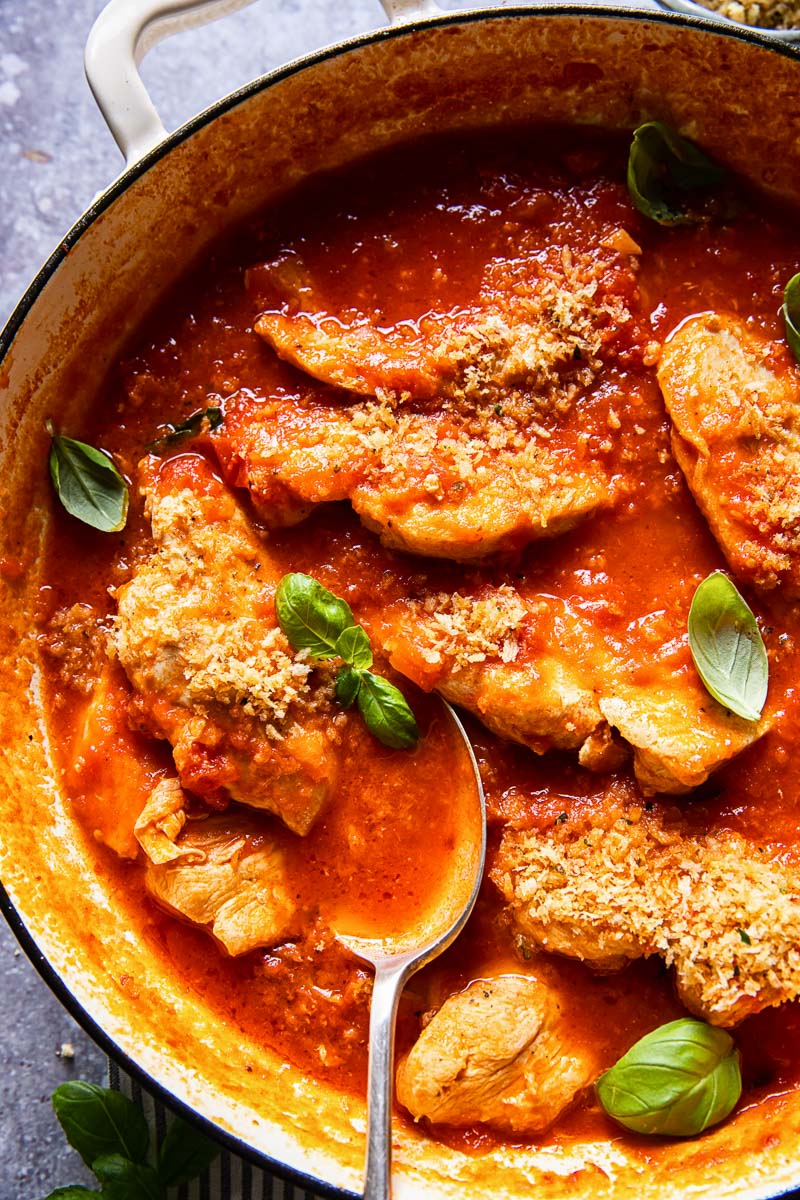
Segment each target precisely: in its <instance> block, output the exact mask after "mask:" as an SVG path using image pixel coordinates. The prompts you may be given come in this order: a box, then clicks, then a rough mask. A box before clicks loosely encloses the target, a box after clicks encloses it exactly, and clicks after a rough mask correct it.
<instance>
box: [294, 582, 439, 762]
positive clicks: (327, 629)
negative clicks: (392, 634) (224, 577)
mask: <svg viewBox="0 0 800 1200" xmlns="http://www.w3.org/2000/svg"><path fill="white" fill-rule="evenodd" d="M275 612H276V614H277V617H278V624H279V625H280V627H281V629H282V630H283V632H284V633H285V635H286V637H287V638H288V639H289V642H290V643H291V645H292V646H294V648H295V650H307V651H308V652H309V654H310V655H311V656H312V658H322V659H329V658H341V660H342V664H343V665H342V666H341V667H340V669H339V671H338V673H337V676H336V681H335V685H334V686H335V690H336V699H337V700H338V701H339V703H340V704H341V705H342V707H343V708H350V706H351V705H352V704H354V703H356V702H357V703H358V708H359V711H360V713H361V715H362V717H363V718H364V721H365V722H366V725H367V728H368V729H369V731H370V733H372V734H374V736H375V737H376V738H377V739H378V741H380V742H383V744H384V746H391V747H392V749H394V750H408V749H410V748H411V747H412V746H415V745H416V744H417V742H418V741H419V729H418V728H417V722H416V721H415V719H414V714H413V713H412V711H411V709H410V708H409V706H408V702H407V700H406V698H405V696H404V695H403V693H402V692H401V691H400V689H399V688H396V687H395V686H394V684H393V683H390V682H389V680H388V679H384V678H383V677H382V676H381V675H374V674H373V673H372V671H370V670H369V668H370V667H371V666H372V646H371V645H370V640H369V637H368V635H367V632H366V630H365V629H364V628H363V626H361V625H356V622H355V618H354V617H353V613H352V610H351V608H350V605H349V604H348V603H347V602H346V601H345V600H341V599H340V598H339V597H338V596H334V594H333V592H329V591H328V589H327V588H325V587H323V586H322V584H321V583H318V582H317V580H316V579H312V578H311V576H310V575H301V574H299V573H294V574H291V575H284V577H283V579H282V580H281V581H280V583H279V584H278V590H277V592H276V593H275Z"/></svg>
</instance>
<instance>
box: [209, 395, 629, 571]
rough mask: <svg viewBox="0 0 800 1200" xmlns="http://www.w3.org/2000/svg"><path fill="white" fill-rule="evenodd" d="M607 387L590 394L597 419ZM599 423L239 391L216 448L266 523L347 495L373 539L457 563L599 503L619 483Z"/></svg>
mask: <svg viewBox="0 0 800 1200" xmlns="http://www.w3.org/2000/svg"><path fill="white" fill-rule="evenodd" d="M615 396H616V393H614V392H609V393H604V394H603V396H602V398H601V400H600V401H599V402H598V403H599V405H600V406H601V407H602V408H603V409H604V410H605V411H604V412H603V414H602V415H601V416H600V417H599V420H600V421H601V423H602V424H603V425H605V424H606V422H610V421H611V417H610V416H609V412H610V410H611V409H612V408H613V403H614V400H615ZM497 408H498V410H500V408H501V406H500V405H498V406H497ZM542 431H543V432H542ZM606 432H607V434H608V438H607V439H604V438H598V439H595V442H576V439H575V436H574V435H573V433H571V432H569V431H567V430H558V429H550V428H545V426H544V425H540V424H537V423H536V422H533V423H532V424H530V425H528V426H527V427H526V428H524V429H523V428H521V427H520V425H519V424H518V423H517V422H516V421H515V419H514V418H513V417H510V416H506V415H504V412H500V411H498V412H495V411H494V409H489V410H488V411H487V412H485V413H483V414H482V415H481V416H480V418H474V419H473V418H469V417H465V416H464V415H463V414H461V413H452V412H449V411H431V412H421V411H414V410H413V409H406V408H397V407H395V406H393V404H392V403H390V402H389V401H388V400H387V399H386V398H384V399H382V400H380V401H379V400H373V401H365V402H363V403H358V404H352V405H342V404H336V403H327V404H325V403H322V402H320V401H317V400H309V401H308V402H307V403H305V404H303V405H297V404H295V402H294V401H292V400H291V398H290V399H288V400H287V399H286V398H283V399H278V400H276V401H274V402H266V403H263V404H261V403H259V404H258V405H254V404H253V401H252V397H251V396H249V395H248V394H243V395H242V396H241V397H240V398H238V399H234V400H233V401H231V402H230V403H229V405H228V409H227V411H226V422H225V431H224V436H220V438H219V439H218V440H217V446H218V453H219V456H220V461H221V463H222V465H223V470H224V471H225V473H226V475H227V477H228V478H229V479H230V481H231V482H232V483H233V484H235V485H240V486H247V487H248V488H249V489H250V492H251V496H252V499H253V503H254V505H255V507H256V509H257V511H258V514H259V516H260V517H261V519H262V520H263V521H264V522H265V524H267V525H269V526H272V527H274V526H276V525H286V524H294V523H295V522H297V521H300V520H302V519H303V518H304V517H305V516H307V515H308V513H309V512H310V511H311V509H312V508H313V507H314V505H317V504H321V503H324V502H328V501H334V500H350V502H351V503H352V505H353V508H354V509H355V511H356V512H357V513H358V515H359V516H360V517H361V519H362V521H363V522H364V524H365V525H366V526H367V527H368V528H369V529H372V530H374V531H375V532H377V533H378V534H379V535H380V538H381V541H382V542H383V543H384V545H386V546H389V547H391V548H394V549H398V550H405V551H409V552H411V553H414V554H423V555H427V556H429V557H436V558H451V559H455V560H458V561H464V562H466V561H469V560H471V559H476V558H482V557H485V556H486V555H487V554H492V553H494V552H496V551H499V550H505V549H513V548H517V547H519V546H522V545H524V544H525V543H527V542H529V541H531V540H535V539H537V538H543V537H553V536H555V535H556V534H559V533H562V532H563V531H564V530H566V529H569V528H570V527H571V526H572V525H574V524H576V523H577V522H578V521H580V520H582V519H583V518H584V517H586V516H588V515H589V514H590V513H592V512H594V511H595V510H596V509H598V508H606V507H608V506H610V505H611V504H612V503H613V502H614V501H615V499H616V498H617V496H618V495H620V494H621V490H622V489H623V481H622V477H621V476H618V475H617V474H615V471H614V464H613V453H612V452H613V446H614V441H613V439H614V438H615V436H616V435H615V432H614V430H613V429H612V428H611V427H610V425H608V426H607V428H606ZM601 442H602V444H603V446H604V447H605V448H604V449H602V450H600V451H598V450H597V444H599V443H601Z"/></svg>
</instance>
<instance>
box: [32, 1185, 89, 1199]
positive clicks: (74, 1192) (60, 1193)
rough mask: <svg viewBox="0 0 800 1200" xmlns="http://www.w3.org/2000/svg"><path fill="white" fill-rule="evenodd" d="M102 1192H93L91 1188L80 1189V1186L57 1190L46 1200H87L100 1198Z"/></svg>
mask: <svg viewBox="0 0 800 1200" xmlns="http://www.w3.org/2000/svg"><path fill="white" fill-rule="evenodd" d="M99 1195H101V1193H100V1192H93V1191H92V1189H91V1188H85V1187H80V1186H79V1185H78V1184H75V1185H73V1186H72V1187H60V1188H56V1190H55V1191H54V1192H51V1193H50V1195H49V1196H46V1197H45V1200H86V1197H87V1196H99Z"/></svg>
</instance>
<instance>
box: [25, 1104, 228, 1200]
mask: <svg viewBox="0 0 800 1200" xmlns="http://www.w3.org/2000/svg"><path fill="white" fill-rule="evenodd" d="M53 1108H54V1109H55V1113H56V1116H57V1117H58V1120H59V1123H60V1125H61V1128H62V1129H63V1130H64V1133H65V1134H66V1136H67V1141H68V1142H69V1144H70V1145H71V1146H73V1147H74V1148H75V1149H76V1150H77V1151H78V1154H80V1156H81V1158H82V1159H83V1161H84V1162H85V1163H86V1165H87V1167H89V1168H90V1170H91V1171H92V1172H93V1173H94V1175H96V1177H97V1180H98V1182H99V1183H100V1184H101V1190H100V1191H99V1192H97V1191H92V1190H91V1189H90V1188H85V1187H80V1186H73V1187H64V1188H57V1189H56V1191H54V1192H51V1193H50V1196H49V1197H48V1198H47V1200H85V1197H87V1196H102V1197H103V1198H104V1200H166V1196H167V1189H168V1188H173V1187H178V1186H180V1184H182V1183H188V1182H189V1180H191V1179H194V1178H195V1177H196V1176H197V1175H201V1174H202V1173H203V1171H205V1170H207V1168H208V1167H209V1166H210V1165H211V1163H212V1162H213V1161H214V1159H215V1158H216V1157H217V1155H218V1154H219V1147H218V1146H216V1145H215V1144H214V1143H213V1142H211V1141H209V1139H208V1138H207V1137H204V1135H203V1134H201V1133H198V1132H197V1130H195V1129H193V1128H192V1126H191V1125H187V1124H186V1122H185V1121H182V1120H180V1118H176V1119H175V1120H174V1121H173V1122H172V1124H171V1125H170V1126H169V1128H168V1129H167V1132H166V1134H165V1136H164V1139H163V1141H162V1142H161V1146H160V1148H159V1149H158V1153H157V1154H156V1155H155V1156H151V1155H150V1153H149V1151H150V1130H149V1129H148V1126H147V1122H146V1121H145V1119H144V1115H143V1113H142V1111H141V1109H140V1108H138V1107H137V1105H135V1104H134V1103H133V1102H132V1101H131V1100H129V1099H128V1098H127V1097H126V1096H122V1095H120V1093H119V1092H114V1091H111V1090H110V1089H108V1088H101V1087H98V1086H97V1085H96V1084H94V1083H84V1082H83V1081H80V1080H78V1081H75V1082H74V1083H64V1084H62V1085H61V1087H59V1088H56V1090H55V1092H54V1093H53Z"/></svg>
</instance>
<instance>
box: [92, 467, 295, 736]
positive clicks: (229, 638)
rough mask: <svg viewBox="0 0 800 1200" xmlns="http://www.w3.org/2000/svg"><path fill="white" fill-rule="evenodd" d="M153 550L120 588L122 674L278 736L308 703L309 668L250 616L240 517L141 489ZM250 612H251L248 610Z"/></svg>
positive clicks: (183, 494) (273, 629) (257, 602)
mask: <svg viewBox="0 0 800 1200" xmlns="http://www.w3.org/2000/svg"><path fill="white" fill-rule="evenodd" d="M147 506H148V509H149V512H150V517H151V521H152V527H153V537H154V540H155V543H156V554H155V555H154V557H153V558H152V559H151V560H150V561H149V562H148V563H146V564H145V565H144V566H143V567H142V568H141V569H139V570H138V571H137V572H136V574H135V575H134V578H133V580H132V581H131V583H130V584H128V585H127V586H126V587H125V588H123V589H121V593H120V604H119V614H118V616H117V618H116V623H115V633H114V638H113V645H114V649H115V650H116V653H117V655H118V657H119V659H120V661H121V663H122V665H123V666H124V667H125V669H126V670H127V671H128V673H129V674H131V672H133V675H134V676H136V675H139V676H144V678H145V679H147V680H148V683H149V686H154V687H156V688H157V689H163V688H164V687H165V686H166V687H167V688H168V689H169V691H170V693H171V695H172V698H173V699H174V702H175V703H177V704H180V705H182V706H184V707H187V708H188V707H197V706H198V705H206V704H212V703H213V704H222V705H225V706H231V705H240V706H241V707H242V709H243V710H244V712H246V713H247V714H248V715H250V716H254V717H257V718H258V719H259V720H261V721H262V722H263V723H264V726H265V731H266V733H267V735H268V736H270V737H272V738H274V739H279V738H280V737H281V732H280V730H279V729H278V728H277V726H278V725H279V724H280V723H281V722H282V721H283V720H284V719H285V718H286V715H287V713H288V710H289V707H290V705H292V704H294V703H296V702H298V701H301V700H305V701H308V700H309V698H310V697H309V688H308V678H309V674H310V672H311V665H310V664H309V662H308V661H307V656H306V654H305V652H302V651H301V652H297V653H296V652H294V651H293V650H292V648H291V646H290V645H289V642H288V641H287V639H286V637H285V636H284V634H283V633H282V632H281V630H280V629H279V628H278V627H277V626H274V625H271V624H270V623H269V622H268V621H267V620H265V619H264V617H263V616H262V615H261V614H260V613H259V612H258V609H259V608H260V606H261V605H262V604H263V602H264V599H265V593H264V588H263V585H262V584H261V581H260V579H259V576H258V574H257V569H256V563H255V560H256V555H257V553H258V547H257V545H256V544H255V543H254V540H253V538H252V535H251V534H250V532H249V529H248V528H247V526H246V524H245V521H244V518H243V517H242V516H241V515H240V514H239V513H238V511H237V510H236V509H235V507H234V505H233V504H232V503H231V505H230V515H229V519H228V520H226V521H220V520H215V521H209V520H208V517H207V514H206V513H205V511H204V508H203V499H202V497H199V496H198V495H196V494H195V493H194V492H193V491H191V490H189V489H184V490H181V491H177V492H174V493H169V494H166V495H160V494H158V493H156V492H149V493H148V494H147ZM254 610H256V611H254Z"/></svg>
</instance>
